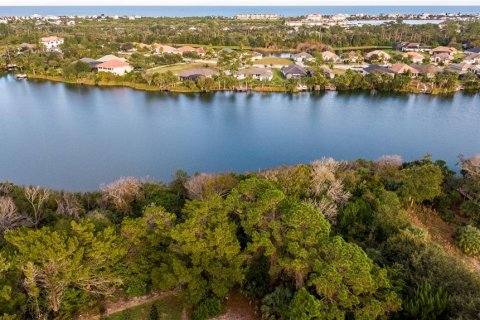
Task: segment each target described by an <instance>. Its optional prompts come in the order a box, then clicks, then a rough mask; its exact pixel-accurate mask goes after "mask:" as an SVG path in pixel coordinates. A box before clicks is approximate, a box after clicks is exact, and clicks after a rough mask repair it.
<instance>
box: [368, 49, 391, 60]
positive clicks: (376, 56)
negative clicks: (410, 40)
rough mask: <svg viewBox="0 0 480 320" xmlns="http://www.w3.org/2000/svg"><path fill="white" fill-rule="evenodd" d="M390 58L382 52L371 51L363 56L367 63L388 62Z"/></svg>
mask: <svg viewBox="0 0 480 320" xmlns="http://www.w3.org/2000/svg"><path fill="white" fill-rule="evenodd" d="M391 58H392V56H390V55H389V54H388V53H386V52H385V51H382V50H373V51H370V52H368V53H367V54H366V55H365V59H366V60H367V61H373V60H377V61H388V60H390V59H391Z"/></svg>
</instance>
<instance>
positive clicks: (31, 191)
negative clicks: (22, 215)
mask: <svg viewBox="0 0 480 320" xmlns="http://www.w3.org/2000/svg"><path fill="white" fill-rule="evenodd" d="M24 194H25V198H26V199H27V201H28V202H29V203H30V205H31V206H32V210H33V212H32V213H33V214H32V216H31V217H30V218H31V220H32V222H33V225H34V226H35V227H38V225H39V224H40V222H41V221H42V220H43V218H44V205H45V203H46V201H47V200H48V198H49V197H50V191H48V190H47V189H40V187H38V186H37V187H27V188H25V189H24Z"/></svg>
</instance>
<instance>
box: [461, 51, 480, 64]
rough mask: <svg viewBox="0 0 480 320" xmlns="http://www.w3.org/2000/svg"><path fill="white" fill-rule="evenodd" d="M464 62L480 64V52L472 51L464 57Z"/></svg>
mask: <svg viewBox="0 0 480 320" xmlns="http://www.w3.org/2000/svg"><path fill="white" fill-rule="evenodd" d="M463 62H465V63H468V64H479V63H480V53H472V54H469V55H468V56H466V57H465V58H463Z"/></svg>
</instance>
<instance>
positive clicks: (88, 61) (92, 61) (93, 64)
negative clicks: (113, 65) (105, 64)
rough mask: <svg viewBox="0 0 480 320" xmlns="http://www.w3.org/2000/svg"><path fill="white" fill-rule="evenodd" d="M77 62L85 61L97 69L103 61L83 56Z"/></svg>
mask: <svg viewBox="0 0 480 320" xmlns="http://www.w3.org/2000/svg"><path fill="white" fill-rule="evenodd" d="M77 62H83V63H88V64H89V65H90V67H91V68H92V69H96V68H97V66H98V65H99V64H101V63H102V62H100V61H98V60H95V59H92V58H82V59H80V60H78V61H77Z"/></svg>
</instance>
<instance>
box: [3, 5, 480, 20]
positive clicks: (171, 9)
mask: <svg viewBox="0 0 480 320" xmlns="http://www.w3.org/2000/svg"><path fill="white" fill-rule="evenodd" d="M0 2H1V1H0ZM0 5H1V3H0ZM312 12H316V13H321V14H337V13H346V14H356V13H365V14H380V13H414V14H415V13H424V12H427V13H465V14H467V13H473V14H476V13H480V6H288V7H287V6H275V7H273V6H243V7H242V6H187V7H185V6H153V7H146V6H22V7H1V6H0V16H2V15H6V16H13V15H18V16H27V15H32V14H41V15H100V14H105V15H141V16H146V17H162V16H167V17H189V16H234V15H235V14H238V13H276V14H279V15H282V16H300V15H305V14H308V13H312Z"/></svg>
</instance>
